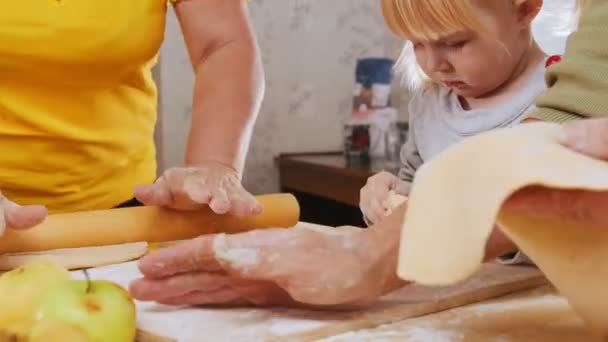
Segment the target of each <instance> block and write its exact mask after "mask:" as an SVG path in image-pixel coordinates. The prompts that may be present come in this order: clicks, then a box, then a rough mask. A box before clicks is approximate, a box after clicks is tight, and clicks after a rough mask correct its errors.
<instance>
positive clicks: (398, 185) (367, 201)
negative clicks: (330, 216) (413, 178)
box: [359, 171, 409, 223]
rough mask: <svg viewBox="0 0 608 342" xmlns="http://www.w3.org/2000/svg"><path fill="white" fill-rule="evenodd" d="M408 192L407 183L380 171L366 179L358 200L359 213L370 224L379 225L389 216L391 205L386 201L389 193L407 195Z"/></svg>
mask: <svg viewBox="0 0 608 342" xmlns="http://www.w3.org/2000/svg"><path fill="white" fill-rule="evenodd" d="M408 190H409V184H408V183H406V182H404V181H402V180H400V179H399V178H398V177H397V176H395V175H393V174H391V173H389V172H386V171H382V172H380V173H378V174H375V175H373V176H371V177H370V178H368V180H367V183H366V184H365V186H364V187H363V188H362V189H361V195H360V200H359V207H360V208H361V212H362V213H363V215H364V216H365V217H366V218H367V219H368V220H369V221H371V222H372V223H379V222H381V221H382V220H383V219H384V217H386V215H388V214H390V211H391V204H390V203H389V201H388V199H389V194H390V192H391V191H393V192H395V193H396V194H398V195H407V193H408Z"/></svg>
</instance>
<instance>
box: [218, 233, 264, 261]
mask: <svg viewBox="0 0 608 342" xmlns="http://www.w3.org/2000/svg"><path fill="white" fill-rule="evenodd" d="M213 252H214V253H215V257H216V258H217V259H218V261H219V262H220V263H226V264H229V265H230V266H232V267H234V268H237V269H246V268H247V267H251V266H254V265H256V264H258V260H259V257H258V251H257V250H255V249H251V248H228V244H227V243H226V234H220V235H217V236H216V237H215V239H214V240H213Z"/></svg>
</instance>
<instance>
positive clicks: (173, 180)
mask: <svg viewBox="0 0 608 342" xmlns="http://www.w3.org/2000/svg"><path fill="white" fill-rule="evenodd" d="M171 2H172V3H173V5H174V10H175V12H176V14H177V17H178V19H179V22H180V25H181V29H182V32H183V36H184V40H185V42H186V45H187V47H188V52H189V55H190V59H191V62H192V65H193V68H194V71H195V73H196V82H195V87H194V95H193V105H192V125H191V129H190V134H189V138H188V146H187V151H186V156H185V161H184V164H183V166H180V167H176V168H173V169H170V170H168V171H166V172H165V173H164V174H163V175H162V176H161V177H160V178H159V179H158V180H157V181H156V182H155V177H156V161H155V160H156V159H155V145H154V138H153V134H154V127H155V122H156V115H157V89H156V86H155V84H154V81H153V78H152V73H151V69H152V67H153V66H154V65H155V63H156V60H157V56H158V52H159V49H160V46H161V43H162V41H163V35H164V31H165V18H166V11H167V8H168V7H169V4H168V3H167V0H138V1H90V0H89V1H82V0H19V1H3V2H2V4H0V151H1V152H0V190H1V191H2V194H3V195H4V196H5V197H3V196H0V234H1V232H2V231H3V230H4V229H5V227H8V228H26V227H29V226H32V225H35V224H37V223H39V222H40V221H42V220H43V219H44V218H45V216H46V214H47V212H51V213H52V212H65V211H77V210H89V209H102V208H112V207H116V206H121V205H129V204H132V203H134V202H137V200H139V201H140V202H143V203H144V204H152V205H163V206H168V207H172V208H177V209H192V208H196V207H199V206H201V205H204V204H209V205H210V206H211V208H212V209H213V210H215V211H216V212H218V213H226V212H228V211H231V212H234V213H236V214H242V215H246V214H253V213H256V212H258V211H260V210H261V208H260V205H259V204H258V203H257V202H256V201H255V198H254V197H253V196H251V194H249V193H248V192H247V191H245V190H244V189H243V188H242V186H241V183H240V178H241V173H242V170H243V165H244V162H245V155H246V152H247V148H248V145H249V141H250V136H251V131H252V126H253V123H254V121H255V118H256V115H257V112H258V109H259V106H260V102H261V98H262V96H263V95H262V94H263V71H262V67H261V62H260V56H259V52H258V49H257V45H256V40H255V37H254V34H253V33H252V29H251V27H250V23H249V19H248V14H247V7H246V3H245V1H243V0H181V1H180V0H171ZM139 184H143V185H140V186H138V185H139ZM134 189H135V190H134ZM16 203H19V204H16Z"/></svg>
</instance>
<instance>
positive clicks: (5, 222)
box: [0, 192, 47, 236]
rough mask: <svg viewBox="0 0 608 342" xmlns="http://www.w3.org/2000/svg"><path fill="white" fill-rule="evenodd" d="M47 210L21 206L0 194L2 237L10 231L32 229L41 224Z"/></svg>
mask: <svg viewBox="0 0 608 342" xmlns="http://www.w3.org/2000/svg"><path fill="white" fill-rule="evenodd" d="M46 215H47V210H46V208H45V207H43V206H41V205H27V206H21V205H19V204H17V203H15V202H13V201H10V200H9V199H7V198H6V197H4V195H2V193H1V192H0V236H1V235H3V234H4V231H5V230H6V229H7V228H8V229H25V228H31V227H33V226H35V225H37V224H39V223H41V222H42V221H43V220H44V219H45V218H46Z"/></svg>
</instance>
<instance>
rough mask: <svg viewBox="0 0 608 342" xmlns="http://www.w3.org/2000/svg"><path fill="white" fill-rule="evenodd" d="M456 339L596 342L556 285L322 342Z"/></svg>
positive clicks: (473, 341) (519, 341) (342, 335)
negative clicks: (556, 291) (559, 292)
mask: <svg viewBox="0 0 608 342" xmlns="http://www.w3.org/2000/svg"><path fill="white" fill-rule="evenodd" d="M378 340H381V341H383V342H392V341H395V342H397V341H399V342H401V341H450V342H459V341H467V342H485V341H502V342H510V341H514V342H554V341H560V342H578V341H586V342H594V341H598V342H599V341H601V340H600V339H597V338H595V337H594V336H592V335H591V334H590V333H589V331H588V330H587V328H586V326H585V323H584V321H583V320H582V319H581V318H580V317H579V316H578V315H576V313H575V312H574V311H573V310H572V309H571V308H570V306H569V305H568V302H567V301H566V299H565V298H564V297H562V296H559V295H557V294H556V293H555V290H554V289H553V288H552V287H549V286H546V287H540V288H537V289H534V290H530V291H523V292H519V293H516V294H513V295H509V296H506V297H501V298H499V299H494V300H491V301H487V302H484V303H478V304H471V305H468V306H464V307H460V308H455V309H452V310H449V311H444V312H441V313H437V314H433V315H428V316H424V317H419V318H414V319H410V320H404V321H401V322H397V323H393V324H388V325H384V326H381V327H378V328H373V329H366V330H360V331H356V332H349V333H345V334H341V335H337V336H334V337H331V338H327V339H323V340H322V342H346V341H348V342H363V341H378Z"/></svg>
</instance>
